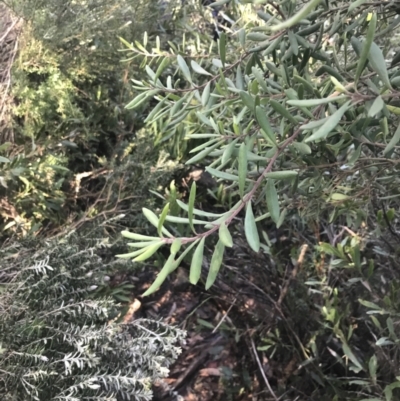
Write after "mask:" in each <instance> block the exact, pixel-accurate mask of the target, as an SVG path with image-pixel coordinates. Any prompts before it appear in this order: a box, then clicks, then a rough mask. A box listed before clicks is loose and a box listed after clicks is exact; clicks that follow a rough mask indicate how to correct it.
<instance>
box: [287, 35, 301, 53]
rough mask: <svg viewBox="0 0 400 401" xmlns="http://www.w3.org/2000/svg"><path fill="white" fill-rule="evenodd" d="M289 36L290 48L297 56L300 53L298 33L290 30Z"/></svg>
mask: <svg viewBox="0 0 400 401" xmlns="http://www.w3.org/2000/svg"><path fill="white" fill-rule="evenodd" d="M288 37H289V43H290V48H291V49H292V52H293V54H294V55H295V56H297V55H298V54H299V44H298V42H297V39H296V35H295V34H294V33H293V31H291V30H290V31H288Z"/></svg>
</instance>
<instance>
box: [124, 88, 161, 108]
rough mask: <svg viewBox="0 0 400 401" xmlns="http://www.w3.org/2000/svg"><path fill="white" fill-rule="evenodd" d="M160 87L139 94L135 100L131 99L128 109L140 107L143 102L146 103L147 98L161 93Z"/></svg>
mask: <svg viewBox="0 0 400 401" xmlns="http://www.w3.org/2000/svg"><path fill="white" fill-rule="evenodd" d="M159 92H160V90H159V89H153V90H151V91H147V92H144V93H141V94H140V95H137V96H136V97H135V98H134V99H133V100H131V101H130V102H129V103H128V104H127V105H126V106H125V108H126V109H129V110H133V109H136V108H137V107H139V106H140V105H141V104H142V103H144V102H145V101H146V100H147V99H150V98H152V97H153V96H154V95H155V94H157V93H159Z"/></svg>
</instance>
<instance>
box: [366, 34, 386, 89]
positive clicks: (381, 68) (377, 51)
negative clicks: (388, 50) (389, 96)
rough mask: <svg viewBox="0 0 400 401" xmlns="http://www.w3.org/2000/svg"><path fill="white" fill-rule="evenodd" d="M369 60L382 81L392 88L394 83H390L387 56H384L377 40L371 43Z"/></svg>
mask: <svg viewBox="0 0 400 401" xmlns="http://www.w3.org/2000/svg"><path fill="white" fill-rule="evenodd" d="M368 60H369V62H370V64H371V67H372V69H373V70H374V71H375V72H376V73H377V74H378V75H379V77H380V79H381V80H382V82H383V83H384V84H385V85H386V86H387V87H388V88H391V87H392V85H391V84H390V80H389V75H388V71H387V68H386V61H385V57H384V56H383V53H382V50H381V48H380V47H379V46H378V45H377V44H376V43H375V42H372V43H371V49H370V51H369V57H368Z"/></svg>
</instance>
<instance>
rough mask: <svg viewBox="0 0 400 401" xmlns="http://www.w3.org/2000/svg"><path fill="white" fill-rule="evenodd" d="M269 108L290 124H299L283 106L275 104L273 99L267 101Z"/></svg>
mask: <svg viewBox="0 0 400 401" xmlns="http://www.w3.org/2000/svg"><path fill="white" fill-rule="evenodd" d="M269 103H270V105H271V107H272V108H273V109H274V110H275V111H276V112H277V113H278V114H280V115H281V116H282V117H285V118H286V119H288V120H289V121H290V122H291V123H292V124H296V125H297V124H298V123H299V122H298V121H297V120H296V119H295V118H294V117H293V116H292V115H291V114H290V112H289V110H287V109H286V108H285V106H283V105H282V104H280V103H279V102H277V101H276V100H274V99H270V101H269Z"/></svg>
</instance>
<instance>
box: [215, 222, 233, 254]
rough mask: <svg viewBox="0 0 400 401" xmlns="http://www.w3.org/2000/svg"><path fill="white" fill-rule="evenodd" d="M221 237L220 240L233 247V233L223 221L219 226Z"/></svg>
mask: <svg viewBox="0 0 400 401" xmlns="http://www.w3.org/2000/svg"><path fill="white" fill-rule="evenodd" d="M218 235H219V239H220V241H221V242H222V243H223V244H224V245H225V246H227V247H228V248H232V246H233V240H232V235H231V233H230V232H229V228H228V227H227V225H226V224H225V223H222V224H221V225H220V226H219V231H218Z"/></svg>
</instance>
